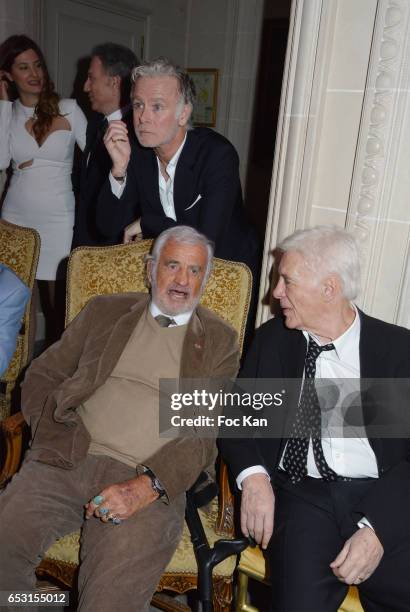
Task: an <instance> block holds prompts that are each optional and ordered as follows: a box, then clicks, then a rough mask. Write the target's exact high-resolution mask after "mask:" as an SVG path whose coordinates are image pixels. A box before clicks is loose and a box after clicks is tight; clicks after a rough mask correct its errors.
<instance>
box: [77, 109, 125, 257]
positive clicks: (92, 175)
mask: <svg viewBox="0 0 410 612" xmlns="http://www.w3.org/2000/svg"><path fill="white" fill-rule="evenodd" d="M103 120H104V116H103V115H101V114H100V113H98V114H97V113H95V114H94V116H93V117H92V119H91V120H90V121H89V122H88V125H87V134H86V144H85V149H84V152H83V155H82V159H81V169H80V189H79V196H78V201H77V207H76V213H75V221H74V235H73V243H72V248H75V247H78V246H105V245H109V244H117V243H118V242H122V237H121V239H120V236H119V234H118V235H114V234H113V235H111V236H110V237H107V236H104V235H103V234H102V233H101V232H100V231H99V229H98V227H97V223H96V215H97V213H96V208H97V203H98V195H99V193H100V191H101V189H102V187H103V185H104V184H105V181H106V180H107V178H108V175H109V172H110V170H111V166H112V161H111V158H110V156H109V154H108V152H107V149H106V148H105V145H104V142H103V136H104V132H103V130H101V125H102V122H103ZM123 121H125V122H126V124H127V127H128V132H129V133H130V135H131V136H132V135H133V134H134V130H133V126H132V113H131V112H129V111H128V112H127V114H126V115H124V117H123ZM134 138H135V137H134ZM87 160H88V164H87Z"/></svg>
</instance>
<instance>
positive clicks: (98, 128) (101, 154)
mask: <svg viewBox="0 0 410 612" xmlns="http://www.w3.org/2000/svg"><path fill="white" fill-rule="evenodd" d="M138 63H139V62H138V59H137V57H136V56H135V54H134V53H133V52H132V51H131V50H130V49H128V48H127V47H123V46H122V45H118V44H116V43H104V44H102V45H98V46H96V47H94V49H93V50H92V52H91V62H90V67H89V70H88V75H87V80H86V82H85V84H84V91H85V92H86V93H88V96H89V99H90V103H91V108H92V110H93V111H95V112H96V113H98V114H96V115H95V116H94V117H93V118H92V119H91V120H90V121H89V123H88V126H87V140H86V146H85V150H84V153H83V157H82V164H81V177H80V193H79V202H78V206H77V210H76V218H75V225H74V236H73V248H74V247H77V246H103V245H105V244H115V243H116V242H118V240H117V239H116V238H117V237H116V236H111V237H110V238H109V239H107V237H106V236H103V235H102V234H101V233H100V232H99V231H98V229H97V225H96V206H97V199H98V194H99V192H100V190H101V187H102V186H103V184H104V183H105V181H106V180H107V177H108V175H109V172H110V168H111V159H110V156H109V155H108V153H107V149H106V148H105V146H104V142H103V136H104V132H105V130H106V129H107V125H108V122H109V121H112V120H115V119H116V120H118V119H120V120H123V121H124V122H125V125H126V126H128V129H129V130H130V133H131V134H132V132H133V130H132V113H131V112H130V111H131V108H130V86H131V81H130V75H131V71H132V69H133V68H134V66H136V65H137V64H138Z"/></svg>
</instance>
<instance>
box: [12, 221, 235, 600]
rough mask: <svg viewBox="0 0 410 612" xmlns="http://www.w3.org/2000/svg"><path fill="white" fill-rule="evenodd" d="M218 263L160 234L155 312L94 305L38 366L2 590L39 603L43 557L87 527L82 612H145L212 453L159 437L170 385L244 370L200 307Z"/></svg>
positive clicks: (174, 232)
mask: <svg viewBox="0 0 410 612" xmlns="http://www.w3.org/2000/svg"><path fill="white" fill-rule="evenodd" d="M211 261H212V246H211V244H210V242H209V241H208V239H207V238H206V237H205V236H203V235H202V234H200V233H199V232H197V231H196V230H193V229H192V228H188V227H184V226H179V227H175V228H172V229H169V230H167V231H165V232H163V233H162V234H161V235H160V236H159V238H158V239H157V241H156V243H155V246H154V250H153V254H152V258H151V259H150V260H149V262H148V268H147V272H148V277H149V279H150V281H151V299H150V298H149V296H147V295H145V294H124V295H111V296H102V297H97V298H95V299H94V300H92V301H91V302H90V303H89V304H88V305H87V306H86V307H85V308H84V309H83V311H82V312H81V313H80V314H79V315H78V316H77V318H76V319H75V320H74V321H73V322H72V323H71V325H70V326H69V327H68V328H67V330H66V332H65V333H64V334H63V336H62V338H61V340H60V341H59V342H58V343H56V344H54V345H53V346H52V347H50V348H49V349H48V350H47V351H46V352H45V353H44V354H43V355H41V357H39V358H38V359H36V360H35V361H34V362H33V364H32V366H31V368H30V369H29V371H28V373H27V376H26V380H25V382H24V385H23V402H22V405H23V411H24V416H25V418H26V420H27V421H28V422H29V423H30V426H31V429H32V436H33V439H32V444H31V448H30V450H29V451H28V454H27V456H26V459H25V461H24V464H23V466H22V468H21V470H20V472H19V473H18V474H17V475H16V476H15V477H14V479H13V480H12V482H11V483H10V484H9V486H8V487H7V489H6V490H5V492H4V493H3V494H2V495H1V496H0V550H1V551H2V554H1V559H0V590H16V589H18V590H31V589H33V587H34V583H35V577H34V568H35V567H36V565H37V564H38V562H39V560H40V558H41V556H42V555H43V554H44V552H45V551H46V550H47V549H48V547H49V546H50V545H51V544H52V542H53V541H54V540H55V539H56V538H57V537H59V536H62V535H64V534H67V533H70V532H71V531H74V530H75V529H78V528H79V527H82V540H81V565H80V572H79V579H78V586H79V608H78V609H79V610H100V611H104V610H106V611H107V612H108V611H109V612H111V611H112V610H124V611H125V610H136V611H138V612H140V611H142V610H145V609H147V606H148V603H149V601H150V598H151V595H152V593H153V592H154V590H155V587H156V586H157V584H158V581H159V578H160V576H161V573H162V571H163V570H164V568H165V566H166V565H167V563H168V561H169V560H170V558H171V556H172V554H173V552H174V550H175V548H176V546H177V543H178V541H179V539H180V535H181V531H182V524H183V518H184V507H185V491H186V490H187V489H188V488H189V487H190V486H191V485H192V484H193V483H194V482H195V480H196V478H197V477H198V475H199V473H200V471H201V470H202V469H204V468H205V467H206V466H208V465H210V464H211V463H212V461H213V459H214V450H215V445H214V441H213V440H212V439H200V438H198V437H191V438H175V439H172V440H169V439H166V438H161V437H159V433H158V431H159V428H158V397H159V379H160V378H178V377H179V376H180V377H211V376H212V377H214V376H218V377H219V376H232V375H235V373H236V370H237V367H238V358H239V351H238V346H237V339H236V333H235V332H234V330H233V329H232V328H231V327H230V326H228V325H227V324H226V323H224V322H223V321H222V320H221V319H220V318H219V317H217V316H216V315H214V314H213V313H211V312H210V311H208V310H206V309H205V308H203V307H201V306H198V302H199V299H200V297H201V294H202V292H203V289H204V286H205V284H206V281H207V279H208V276H209V272H210V269H211ZM84 507H85V509H84ZM85 519H88V520H85Z"/></svg>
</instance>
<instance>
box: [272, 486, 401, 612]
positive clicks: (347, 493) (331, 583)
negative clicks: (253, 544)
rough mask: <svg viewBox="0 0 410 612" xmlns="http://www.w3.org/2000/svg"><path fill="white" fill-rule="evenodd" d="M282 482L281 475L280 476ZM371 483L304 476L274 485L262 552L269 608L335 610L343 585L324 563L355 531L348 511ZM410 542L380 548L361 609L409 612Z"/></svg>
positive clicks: (364, 586) (362, 589) (362, 588)
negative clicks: (270, 527)
mask: <svg viewBox="0 0 410 612" xmlns="http://www.w3.org/2000/svg"><path fill="white" fill-rule="evenodd" d="M281 480H282V479H281ZM372 485H373V483H372V481H360V480H358V481H353V482H336V483H326V482H323V481H322V480H320V479H314V478H306V479H305V480H304V481H302V483H299V484H296V485H293V484H291V483H290V482H285V481H284V479H283V480H282V482H281V484H279V485H278V487H277V489H276V510H275V528H274V534H273V536H272V539H271V542H270V544H269V548H268V552H267V555H268V557H269V559H270V564H271V576H272V597H273V603H272V610H275V611H279V610H280V611H281V612H284V611H292V612H302V611H304V610H309V611H312V612H313V611H314V612H336V611H337V610H338V608H339V606H340V605H341V603H342V601H343V599H344V598H345V596H346V593H347V590H348V587H347V585H346V584H344V583H342V582H340V581H339V580H338V579H337V578H336V577H335V576H334V574H333V572H332V570H331V568H330V567H329V564H330V563H331V562H332V561H333V560H334V559H335V558H336V556H337V555H338V553H339V552H340V550H341V549H342V547H343V545H344V543H345V542H346V540H347V539H348V538H350V537H351V536H352V535H353V533H355V532H356V530H357V529H358V527H357V521H358V520H359V519H360V516H357V515H354V514H353V513H352V508H353V507H354V506H355V505H356V504H357V503H358V501H359V500H360V499H361V497H362V496H363V495H365V493H366V491H368V489H369V487H371V486H372ZM409 567H410V542H409V541H407V542H406V541H401V542H397V547H396V548H395V549H394V550H391V551H385V554H384V556H383V557H382V560H381V562H380V564H379V566H378V567H377V568H376V570H375V572H374V573H373V575H372V576H370V578H368V579H367V580H366V581H364V582H363V583H362V584H361V585H360V587H359V592H360V599H361V602H362V605H363V607H364V609H365V610H366V612H388V611H391V612H393V611H395V612H399V611H400V612H405V611H407V612H408V611H409V610H410V586H409V582H410V581H409V578H408V572H409Z"/></svg>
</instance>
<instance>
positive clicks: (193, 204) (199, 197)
mask: <svg viewBox="0 0 410 612" xmlns="http://www.w3.org/2000/svg"><path fill="white" fill-rule="evenodd" d="M201 198H202V196H201V194H199V196H198V197H197V199H196V200H195V201H194V202H192V204H190V206H188V208H186V209H185V210H189V209H190V208H192V207H193V206H195V204H196V203H197V202H199V200H200V199H201Z"/></svg>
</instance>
